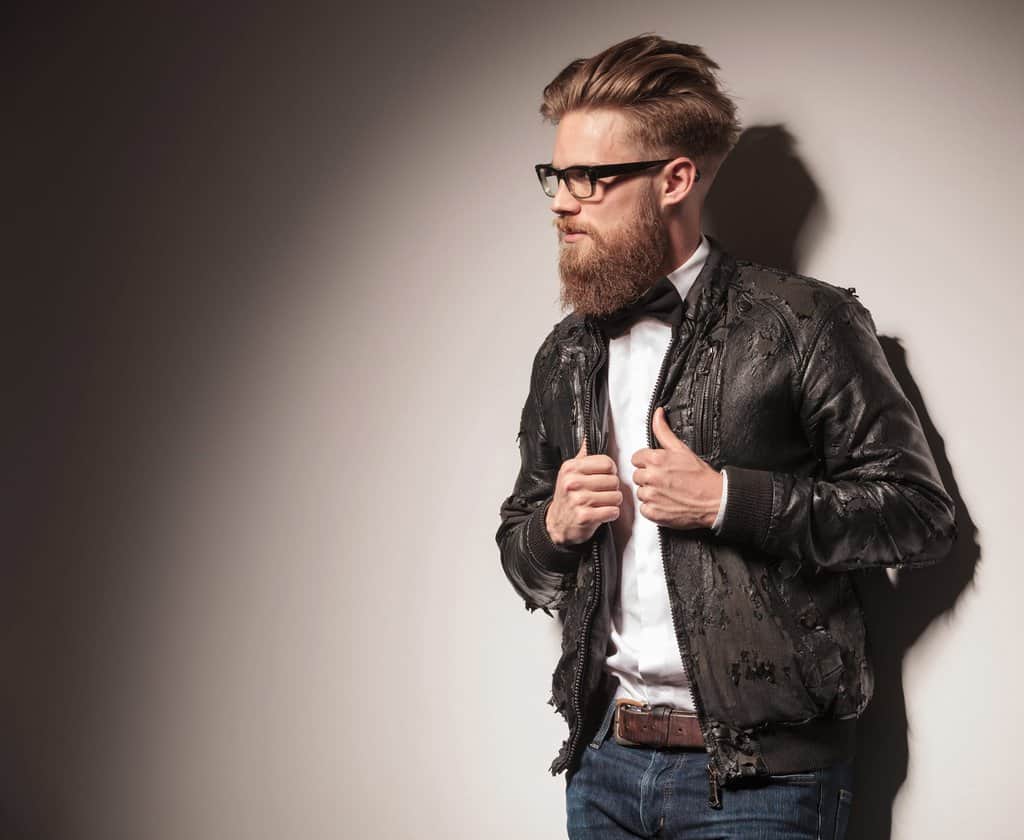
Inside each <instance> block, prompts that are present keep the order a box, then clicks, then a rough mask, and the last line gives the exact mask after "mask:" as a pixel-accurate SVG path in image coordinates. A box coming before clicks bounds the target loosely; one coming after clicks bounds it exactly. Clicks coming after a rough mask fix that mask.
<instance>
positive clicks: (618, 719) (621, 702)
mask: <svg viewBox="0 0 1024 840" xmlns="http://www.w3.org/2000/svg"><path fill="white" fill-rule="evenodd" d="M624 706H633V707H635V708H637V709H640V711H647V710H650V708H651V707H650V706H649V705H647V704H646V703H642V702H640V701H639V700H634V699H633V698H632V697H619V698H618V699H616V701H615V719H614V721H613V724H612V735H613V737H614V738H615V743H616V744H621V745H622V746H624V747H642V746H644V744H640V743H637V742H636V741H630V740H629V739H628V738H627V737H626V736H625V735H623V734H622V714H621V712H622V709H623V707H624Z"/></svg>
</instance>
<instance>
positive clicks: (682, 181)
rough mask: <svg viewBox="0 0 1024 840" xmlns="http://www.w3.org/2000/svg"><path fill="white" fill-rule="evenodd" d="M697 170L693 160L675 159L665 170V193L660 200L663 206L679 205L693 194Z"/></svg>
mask: <svg viewBox="0 0 1024 840" xmlns="http://www.w3.org/2000/svg"><path fill="white" fill-rule="evenodd" d="M697 172H698V168H697V163H696V161H694V160H693V158H688V157H677V158H676V159H675V160H673V161H672V162H671V163H669V164H668V166H667V167H666V168H665V182H664V183H665V192H664V193H663V194H662V199H663V201H664V203H665V204H667V205H672V204H680V203H682V201H683V199H685V198H686V197H687V196H688V195H690V194H691V193H693V192H694V191H695V190H696V188H697V184H698V183H699V181H698V175H697Z"/></svg>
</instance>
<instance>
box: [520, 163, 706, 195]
mask: <svg viewBox="0 0 1024 840" xmlns="http://www.w3.org/2000/svg"><path fill="white" fill-rule="evenodd" d="M670 160H675V158H665V160H643V161H639V162H637V163H608V164H605V165H603V166H568V167H566V168H565V169H556V168H555V167H553V166H552V165H551V164H550V163H538V164H537V165H536V166H535V167H534V169H535V170H536V171H537V179H538V180H539V181H540V186H541V189H542V190H544V195H546V196H548V197H549V198H554V197H555V194H556V193H557V192H558V182H559V181H565V186H566V187H567V188H568V190H569V192H570V193H571V194H572V196H573V198H581V199H582V198H590V197H591V196H592V195H593V194H594V189H595V187H596V184H597V181H598V179H599V178H607V177H608V176H610V175H628V174H631V173H634V172H642V171H643V170H645V169H650V168H651V167H652V166H661V165H662V164H665V163H668V162H669V161H670ZM694 180H695V181H699V180H700V170H699V169H698V170H697V177H696V178H694Z"/></svg>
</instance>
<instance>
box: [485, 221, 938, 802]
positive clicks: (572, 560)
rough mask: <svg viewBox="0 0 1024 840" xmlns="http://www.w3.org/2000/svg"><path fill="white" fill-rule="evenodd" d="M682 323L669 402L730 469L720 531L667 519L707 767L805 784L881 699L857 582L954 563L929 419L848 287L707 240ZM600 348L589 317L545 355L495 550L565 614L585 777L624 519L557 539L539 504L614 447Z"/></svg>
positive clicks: (563, 690) (533, 601) (676, 426)
mask: <svg viewBox="0 0 1024 840" xmlns="http://www.w3.org/2000/svg"><path fill="white" fill-rule="evenodd" d="M711 245H712V247H711V252H710V254H709V256H708V259H707V262H706V263H705V265H704V268H703V269H702V271H701V272H700V275H699V276H698V278H697V280H696V281H695V282H694V284H693V286H692V287H691V289H690V292H689V293H688V295H687V298H686V318H685V321H684V323H683V325H682V326H681V327H680V328H678V329H674V330H673V336H672V341H671V342H670V345H669V348H668V351H667V352H666V355H665V358H664V360H663V362H662V367H661V370H660V373H659V376H658V380H657V384H656V386H655V389H654V394H653V395H652V400H651V405H650V408H649V411H648V417H647V429H648V444H649V445H650V446H651V447H652V448H654V447H656V446H657V445H658V444H657V441H656V439H654V438H653V434H652V432H651V416H652V413H653V411H654V409H655V407H656V406H658V405H663V406H664V407H665V412H666V416H667V419H668V422H669V425H670V426H671V427H672V430H673V432H674V433H675V434H676V435H677V436H678V437H679V438H681V439H682V440H683V441H685V442H686V443H687V445H688V446H690V447H691V448H692V449H693V450H694V451H695V452H696V453H697V454H698V455H699V456H701V457H702V458H704V459H705V460H706V461H708V462H709V463H710V464H711V465H712V466H714V467H715V468H717V469H721V468H723V467H724V468H726V469H727V471H728V473H729V489H728V496H727V502H726V509H725V512H724V518H723V521H722V525H721V530H720V533H719V534H717V535H716V534H714V533H712V532H711V531H710V530H708V529H694V530H678V529H673V528H667V527H664V526H662V527H659V529H658V530H659V534H660V538H661V548H662V557H663V560H664V564H665V577H666V580H667V582H668V594H669V602H670V605H671V609H672V617H673V623H674V625H675V630H676V637H677V640H678V642H679V650H680V655H681V657H682V661H683V662H684V664H685V666H686V670H687V673H688V674H689V676H690V680H691V685H692V690H693V696H694V701H695V704H696V707H697V712H698V715H699V718H700V723H701V728H702V730H703V732H704V737H705V741H706V743H707V749H708V753H709V759H710V760H709V773H710V774H713V775H717V777H718V779H719V780H720V781H721V782H722V783H725V784H728V783H729V782H731V781H734V780H735V779H738V778H740V777H743V776H752V775H766V774H770V773H788V772H801V771H804V770H808V769H812V768H814V767H820V766H825V765H827V764H830V763H833V762H835V761H838V760H842V759H845V758H848V757H849V756H850V755H851V754H852V743H853V742H852V738H853V726H854V722H855V719H856V718H857V717H858V716H859V715H860V713H861V712H862V711H863V710H864V708H865V706H866V705H867V703H868V700H869V699H870V697H871V691H872V678H871V669H870V664H869V662H868V660H867V658H866V655H865V639H864V624H863V620H862V616H861V609H860V604H859V602H858V600H857V596H856V593H855V591H854V588H853V586H852V585H851V574H850V573H851V572H853V571H855V570H857V569H860V568H864V567H868V566H891V567H900V566H906V565H917V564H924V563H928V562H931V561H935V560H938V559H940V558H942V557H943V556H944V555H945V554H946V553H947V552H948V550H949V548H950V547H951V545H952V543H953V542H954V540H955V538H956V526H955V524H954V509H953V503H952V501H951V500H950V498H949V496H948V495H947V493H946V492H945V490H944V489H943V487H942V484H941V482H940V479H939V477H938V474H937V471H936V468H935V464H934V461H933V460H932V456H931V453H930V452H929V449H928V445H927V443H926V442H925V437H924V434H923V432H922V429H921V425H920V422H919V420H918V418H917V415H916V413H915V411H914V409H913V407H912V406H911V404H910V402H909V401H908V400H907V398H906V396H904V394H903V392H902V390H901V389H900V387H899V385H898V383H897V381H896V379H895V378H894V376H893V374H892V372H891V370H890V369H889V366H888V363H887V362H886V359H885V357H884V355H883V352H882V349H881V347H880V345H879V343H878V339H877V336H876V334H875V327H874V323H873V321H872V319H871V315H870V314H869V312H868V310H867V309H865V308H864V306H862V305H861V303H860V301H859V300H858V299H857V297H856V295H855V294H854V290H853V289H848V290H844V289H840V288H837V287H835V286H831V285H829V284H827V283H824V282H821V281H818V280H814V279H812V278H809V277H804V276H801V275H796V274H787V273H785V272H782V271H777V270H774V269H770V268H765V267H763V266H759V265H756V264H753V263H749V262H743V261H737V260H735V259H733V258H732V257H730V256H729V255H728V254H726V253H725V252H723V251H722V250H721V248H720V247H719V246H718V244H717V243H716V242H715V241H714V240H712V242H711ZM607 358H608V354H607V340H606V339H605V337H604V336H603V335H602V334H601V332H600V330H599V329H597V327H596V326H595V324H594V323H593V321H592V319H589V318H582V317H580V316H578V315H576V314H572V315H569V316H567V317H565V318H564V319H563V320H562V321H561V322H559V323H558V324H556V325H555V327H554V328H553V329H552V331H551V332H550V333H549V335H548V336H547V337H546V338H545V340H544V342H543V343H542V344H541V347H540V349H539V350H538V352H537V354H536V357H535V359H534V362H533V368H532V372H531V377H530V392H529V395H528V397H527V399H526V403H525V405H524V407H523V412H522V418H521V423H520V430H519V438H518V440H519V447H520V454H521V458H522V464H521V469H520V471H519V475H518V477H517V478H516V481H515V486H514V488H513V490H512V494H511V495H510V496H509V497H508V498H507V499H505V501H504V502H503V503H502V505H501V511H500V515H501V524H500V526H499V528H498V531H497V534H496V540H497V543H498V545H499V547H500V551H501V562H502V566H503V568H504V570H505V574H506V575H507V576H508V578H509V580H510V581H511V583H512V585H513V586H514V587H515V589H516V591H517V592H518V593H519V594H520V595H521V596H522V598H523V599H524V600H525V602H526V606H527V608H528V609H530V610H534V609H538V608H542V609H544V610H545V611H549V610H551V609H555V610H557V611H558V613H559V616H560V618H561V619H562V622H563V635H562V654H561V657H560V659H559V661H558V664H557V666H556V668H555V672H554V674H553V676H552V697H551V701H550V702H551V704H552V705H554V706H555V708H556V709H557V710H558V711H559V712H560V713H561V714H562V715H563V716H564V717H565V719H566V722H567V723H568V725H569V737H568V738H567V739H566V741H565V742H564V743H563V745H562V749H561V751H560V752H559V754H558V756H557V757H556V758H555V760H554V763H553V764H552V766H551V772H552V773H559V772H561V771H563V770H567V769H568V770H569V771H570V772H572V771H574V769H575V767H576V762H577V760H578V757H579V752H580V747H581V745H582V744H584V743H586V741H587V740H588V739H589V738H590V737H592V733H594V732H595V731H596V729H597V727H598V724H599V722H600V718H601V716H602V714H603V712H604V710H605V708H606V706H607V703H608V702H609V701H610V699H611V694H612V693H613V692H614V688H615V686H614V684H610V678H609V677H608V676H607V674H606V673H605V672H604V669H603V666H604V660H605V657H606V655H607V644H608V638H609V631H610V621H611V604H610V598H609V590H610V589H611V588H612V587H613V585H614V583H615V581H616V577H617V575H618V556H617V552H616V550H615V544H614V541H613V539H612V532H611V525H610V523H604V524H602V525H601V526H600V527H599V528H598V530H597V531H595V533H594V535H593V537H592V538H591V539H590V540H588V541H587V542H585V543H583V544H581V545H578V546H557V545H555V544H554V543H553V542H552V541H551V538H550V536H549V535H548V532H547V529H546V527H545V524H544V522H545V514H546V511H547V507H548V505H549V504H550V502H551V498H552V494H553V492H554V486H555V480H556V477H557V475H558V470H559V467H560V465H561V463H562V462H563V461H564V460H565V459H567V458H571V457H573V456H574V455H575V453H576V452H577V451H578V450H579V446H580V442H581V436H582V435H585V436H586V439H587V451H588V452H589V453H592V454H593V453H601V452H605V451H606V442H607V440H606V435H607V429H606V428H605V426H604V421H603V418H604V417H605V416H606V415H605V409H606V405H607V400H608V385H607V381H608V377H607V365H606V363H607Z"/></svg>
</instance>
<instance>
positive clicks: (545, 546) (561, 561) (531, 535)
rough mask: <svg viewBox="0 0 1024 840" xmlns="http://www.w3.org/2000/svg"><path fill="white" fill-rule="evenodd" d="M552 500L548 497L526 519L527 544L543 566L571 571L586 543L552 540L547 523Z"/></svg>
mask: <svg viewBox="0 0 1024 840" xmlns="http://www.w3.org/2000/svg"><path fill="white" fill-rule="evenodd" d="M551 502H552V500H551V499H548V500H547V501H546V502H545V503H544V504H542V505H541V506H540V507H539V508H537V509H536V510H535V511H534V512H533V513H531V514H530V516H529V518H528V519H527V520H526V544H527V546H528V547H529V549H530V553H531V554H532V555H533V559H534V560H536V561H537V564H538V565H539V566H540V567H541V568H543V569H546V570H548V571H551V572H571V571H573V570H574V569H575V568H576V565H577V564H578V563H579V561H580V558H581V557H582V555H583V548H584V546H585V545H586V543H581V544H580V545H573V546H560V545H555V544H554V542H552V540H551V535H550V534H548V528H547V524H546V523H545V518H546V517H547V515H548V507H549V506H550V505H551Z"/></svg>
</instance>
